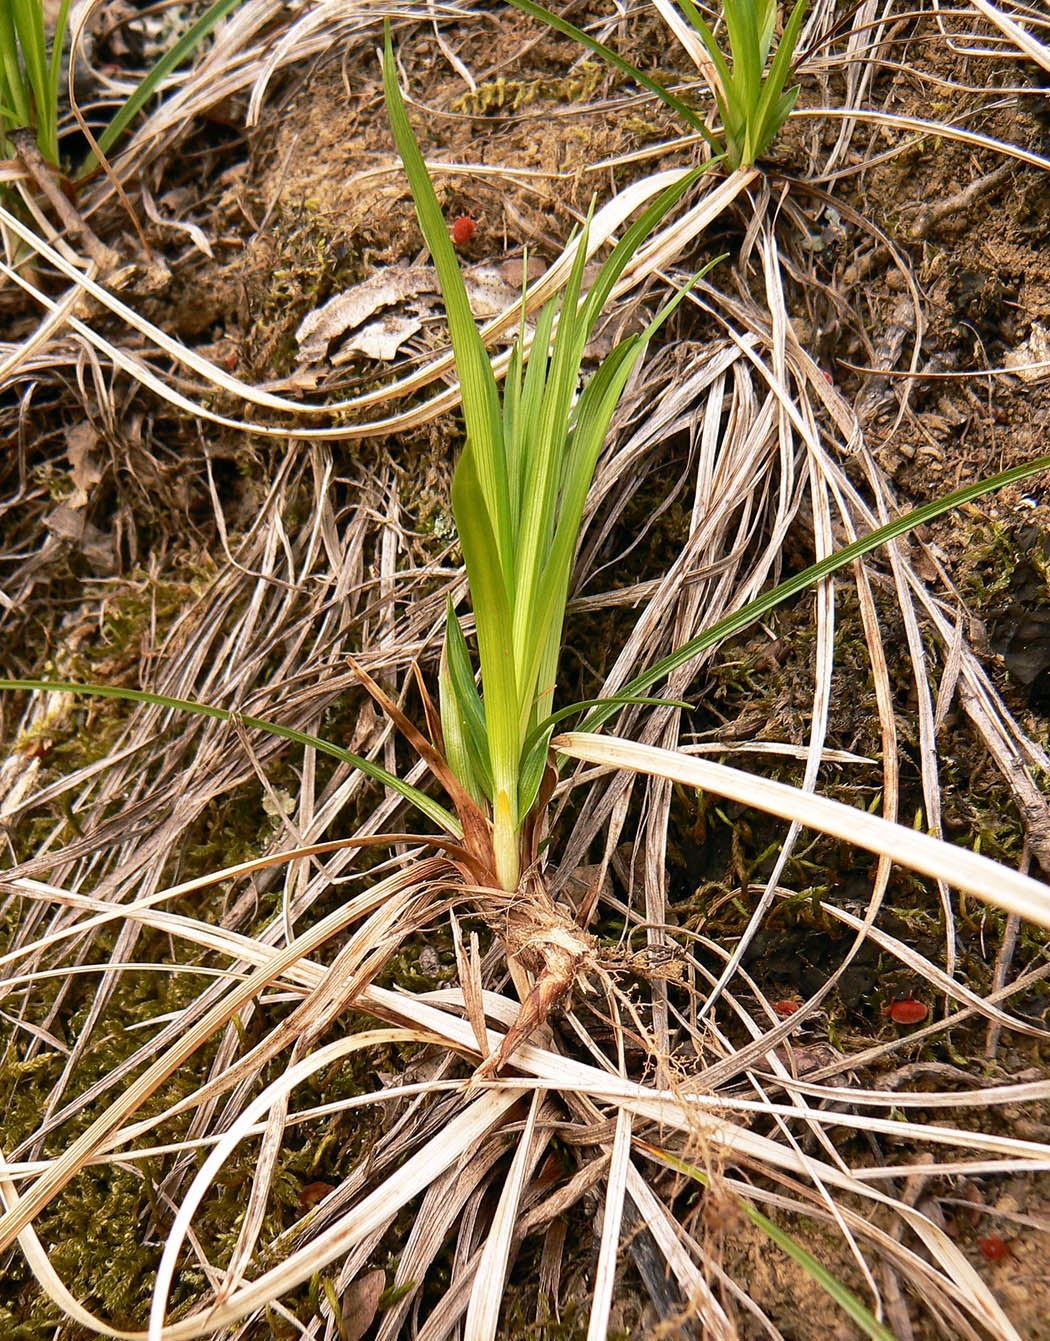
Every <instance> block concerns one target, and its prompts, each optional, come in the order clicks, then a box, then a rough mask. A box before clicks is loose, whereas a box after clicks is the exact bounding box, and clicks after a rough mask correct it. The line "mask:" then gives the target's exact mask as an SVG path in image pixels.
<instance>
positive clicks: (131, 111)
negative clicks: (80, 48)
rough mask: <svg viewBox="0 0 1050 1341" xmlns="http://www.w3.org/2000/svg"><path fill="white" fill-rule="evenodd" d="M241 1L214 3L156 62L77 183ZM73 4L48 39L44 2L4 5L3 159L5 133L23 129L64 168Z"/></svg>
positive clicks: (7, 1)
mask: <svg viewBox="0 0 1050 1341" xmlns="http://www.w3.org/2000/svg"><path fill="white" fill-rule="evenodd" d="M241 3H242V0H214V3H213V4H211V5H209V7H208V8H207V9H206V10H205V12H204V13H203V14H202V15H201V16H200V18H198V19H197V21H196V22H195V23H194V24H193V25H192V26H191V27H190V28H189V29H188V30H187V31H186V32H185V33H184V34H183V36H182V37H181V38H180V39H179V40H178V41H177V42H176V43H174V44H173V45H172V47H171V48H170V50H168V51H166V52H165V53H164V55H163V56H162V57H161V58H160V59H159V60H158V61H157V63H156V65H154V67H153V68H152V69H151V70H150V71H149V73H148V74H147V75H146V77H145V78H144V79H143V80H142V82H141V83H140V84H139V85H138V87H137V88H136V89H135V90H134V92H132V93H131V94H129V96H128V97H127V98H126V99H125V100H124V102H123V103H122V104H121V106H120V107H119V108H118V109H117V111H116V113H115V114H114V116H113V118H112V120H111V121H110V123H109V125H108V126H107V127H106V129H105V130H104V131H103V132H102V134H101V135H100V136H99V138H98V143H97V153H96V152H95V150H94V149H93V150H92V152H91V153H90V154H89V155H88V157H87V158H86V159H85V160H84V162H83V163H81V164H80V166H79V168H78V169H77V171H76V173H75V174H74V175H75V177H78V178H82V177H86V176H89V175H90V174H91V173H92V172H94V171H95V170H96V169H97V168H98V165H99V161H98V154H104V153H106V152H107V150H109V149H110V148H111V147H112V145H113V144H114V143H115V141H116V140H117V139H118V137H119V136H120V135H121V134H122V133H123V131H124V130H125V129H126V128H127V126H128V124H129V123H130V122H131V120H132V119H133V117H134V116H135V115H136V113H138V112H139V111H140V110H141V109H142V107H143V106H144V105H145V103H146V102H147V101H148V99H149V98H150V97H151V96H152V94H153V93H154V92H156V90H157V88H158V87H159V85H160V83H161V81H162V80H163V79H164V78H165V77H166V76H167V75H168V74H170V73H171V71H172V70H174V69H175V68H176V67H177V66H179V65H180V64H181V63H182V62H183V61H184V60H185V59H186V58H187V56H189V55H190V54H191V53H192V52H193V51H194V50H195V48H196V47H198V46H199V45H200V43H201V42H202V41H203V40H204V39H205V38H206V37H207V36H208V34H209V33H210V32H211V31H212V29H213V28H215V26H216V25H217V24H218V23H219V22H221V20H222V19H224V18H225V17H226V15H227V14H229V13H230V12H231V11H232V10H234V9H236V8H237V6H238V5H240V4H241ZM69 8H70V0H62V3H61V5H60V6H59V10H58V14H57V16H56V20H55V30H54V33H53V35H52V36H51V39H50V47H51V51H50V55H49V54H48V45H49V41H48V34H47V31H46V29H45V27H44V8H43V4H42V0H3V3H0V154H2V155H3V157H5V158H10V157H12V153H13V151H12V148H11V145H10V144H9V143H8V140H7V133H8V132H9V131H13V130H19V129H22V128H25V127H29V128H32V129H33V131H34V132H35V134H36V141H37V147H38V148H39V150H40V153H41V154H42V155H43V157H44V159H45V161H46V162H47V163H48V164H49V166H50V167H52V168H54V169H55V170H56V171H57V170H60V169H61V167H62V161H61V150H60V147H59V139H58V123H59V110H58V109H59V80H60V76H61V69H62V51H63V48H64V46H65V42H66V31H67V26H68V19H69Z"/></svg>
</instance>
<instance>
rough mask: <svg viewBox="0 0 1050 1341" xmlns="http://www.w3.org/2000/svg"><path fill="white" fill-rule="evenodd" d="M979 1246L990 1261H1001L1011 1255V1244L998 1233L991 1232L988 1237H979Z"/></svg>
mask: <svg viewBox="0 0 1050 1341" xmlns="http://www.w3.org/2000/svg"><path fill="white" fill-rule="evenodd" d="M977 1246H978V1248H980V1250H981V1252H982V1253H983V1254H984V1256H985V1257H987V1259H988V1261H989V1262H1001V1261H1002V1260H1003V1259H1004V1258H1006V1257H1009V1256H1010V1245H1009V1244H1008V1243H1005V1242H1004V1241H1003V1240H1002V1239H1001V1238H1000V1237H999V1235H998V1234H989V1235H988V1237H987V1238H986V1239H978V1240H977Z"/></svg>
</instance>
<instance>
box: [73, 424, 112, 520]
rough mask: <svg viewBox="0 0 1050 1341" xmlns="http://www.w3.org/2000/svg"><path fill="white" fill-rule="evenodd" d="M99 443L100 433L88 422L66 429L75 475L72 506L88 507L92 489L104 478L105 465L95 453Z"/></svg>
mask: <svg viewBox="0 0 1050 1341" xmlns="http://www.w3.org/2000/svg"><path fill="white" fill-rule="evenodd" d="M97 444H98V434H97V433H96V432H95V430H94V429H93V428H92V427H91V425H90V424H88V423H80V424H73V425H72V427H70V428H67V429H66V456H67V457H68V459H69V473H70V475H72V477H73V493H72V495H71V496H70V498H69V506H70V507H72V508H82V507H86V506H87V501H88V497H89V496H90V494H91V490H92V489H93V488H94V487H95V485H96V484H98V482H99V480H100V479H101V478H102V475H103V467H102V466H101V465H100V464H99V462H98V460H97V459H96V457H95V455H94V451H95V447H96V446H97Z"/></svg>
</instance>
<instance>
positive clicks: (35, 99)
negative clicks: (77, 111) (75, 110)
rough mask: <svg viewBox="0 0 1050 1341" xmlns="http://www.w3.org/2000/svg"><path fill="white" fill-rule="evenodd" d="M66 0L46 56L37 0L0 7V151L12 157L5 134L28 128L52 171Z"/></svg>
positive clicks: (20, 0) (56, 161)
mask: <svg viewBox="0 0 1050 1341" xmlns="http://www.w3.org/2000/svg"><path fill="white" fill-rule="evenodd" d="M68 17H69V0H62V4H61V6H60V8H59V11H58V16H57V19H56V22H55V33H54V39H53V41H52V44H51V55H50V57H48V52H47V45H48V43H47V34H46V32H45V31H44V8H43V5H42V3H41V0H8V3H6V4H3V5H0V153H2V154H3V156H4V157H5V158H10V157H11V156H12V150H11V146H10V145H9V144H8V142H7V132H8V131H10V130H16V129H18V128H19V127H21V126H33V127H34V128H35V130H36V137H37V146H38V148H39V149H40V152H41V154H43V156H44V158H45V159H46V160H47V162H48V163H49V164H50V165H51V166H52V167H53V168H57V167H58V165H59V152H58V81H59V75H60V72H61V66H62V47H63V45H64V44H65V37H66V22H67V20H68Z"/></svg>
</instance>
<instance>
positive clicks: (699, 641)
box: [581, 455, 1050, 731]
mask: <svg viewBox="0 0 1050 1341" xmlns="http://www.w3.org/2000/svg"><path fill="white" fill-rule="evenodd" d="M1044 470H1050V455H1048V456H1040V457H1037V458H1036V459H1035V460H1034V461H1027V462H1025V463H1024V464H1023V465H1019V466H1012V467H1011V468H1010V469H1009V470H1004V471H1001V472H1000V473H999V474H998V475H993V476H991V477H990V478H988V479H986V480H978V481H977V482H976V483H974V484H968V485H966V486H965V487H964V488H962V489H956V490H955V491H954V492H953V493H950V494H946V495H945V496H944V497H943V498H935V499H933V500H932V502H929V503H924V504H923V505H922V506H921V507H917V508H913V509H912V510H911V511H910V512H905V513H904V514H903V515H902V516H900V517H897V518H895V519H894V520H893V521H891V522H887V523H886V525H885V526H880V527H878V528H877V529H876V530H874V531H871V532H870V533H869V534H868V535H866V536H862V537H861V538H860V539H859V540H854V541H853V542H852V544H849V545H844V546H843V547H842V549H839V550H836V551H835V553H834V554H829V555H828V557H827V558H826V559H821V560H820V561H819V562H818V563H814V564H810V566H809V567H808V568H804V569H803V570H802V572H800V573H796V574H795V575H794V577H789V578H788V579H787V580H786V581H785V582H781V583H780V584H779V586H776V587H774V588H773V589H772V590H771V591H767V592H764V593H763V594H762V595H761V596H756V597H755V599H754V600H753V601H749V602H748V603H747V605H745V606H742V607H741V608H740V609H739V610H737V611H735V612H734V613H733V614H731V615H726V617H725V618H724V619H720V620H719V621H718V622H717V623H716V624H712V625H711V627H710V628H709V629H705V630H704V631H703V633H699V634H697V636H696V637H695V638H691V639H690V640H689V642H687V643H683V644H682V646H681V647H680V648H678V650H677V651H676V652H672V653H671V654H670V655H669V656H666V657H664V658H663V659H662V660H661V661H658V662H657V663H656V664H655V665H654V666H652V667H650V669H649V670H647V671H644V672H643V673H642V674H641V675H638V676H636V677H635V678H634V679H633V680H631V682H630V683H629V684H627V685H625V686H624V688H623V690H622V692H623V693H627V694H644V693H645V692H646V691H647V690H649V689H651V688H652V687H653V685H655V684H658V683H659V681H660V680H662V679H664V678H665V677H666V676H668V675H670V674H671V672H672V671H676V670H677V669H678V668H679V666H684V665H685V664H686V662H687V661H691V660H692V658H693V657H695V656H697V655H698V654H699V653H701V652H705V651H707V650H708V649H709V648H711V647H715V646H717V644H718V643H720V642H723V641H724V640H725V639H726V638H731V637H732V636H733V635H734V634H736V633H739V632H740V631H741V629H745V628H747V626H748V625H749V624H752V623H754V621H755V620H756V619H761V617H762V616H763V615H765V614H768V613H769V611H770V610H774V609H776V607H777V606H778V605H781V604H782V603H783V602H784V601H787V600H790V599H791V597H792V596H797V595H798V594H799V592H802V591H805V590H806V588H807V587H811V586H815V585H816V583H818V582H820V581H822V580H823V579H824V578H826V577H830V576H831V574H832V573H835V572H838V570H839V569H840V568H844V567H845V566H846V565H847V564H850V563H854V562H855V561H856V560H857V559H861V558H863V557H864V555H865V554H870V553H871V552H872V550H876V549H878V548H879V546H880V545H885V544H887V543H888V542H889V541H891V540H896V539H898V537H900V536H902V535H905V534H906V533H907V532H908V531H912V530H914V529H915V528H916V527H917V526H922V525H923V524H924V523H925V522H929V521H933V520H934V519H935V518H937V517H942V516H944V514H945V513H946V512H951V511H952V510H953V509H954V508H961V507H964V506H965V505H966V504H967V503H972V502H974V501H975V500H976V499H978V498H983V497H984V496H985V494H990V493H993V492H994V491H995V490H996V489H1002V488H1003V487H1005V486H1006V485H1009V484H1017V483H1019V482H1020V481H1022V480H1027V479H1030V478H1031V477H1032V476H1033V475H1038V474H1040V473H1041V472H1042V471H1044ZM615 712H616V708H615V707H613V706H612V705H611V703H610V704H609V705H603V706H602V707H600V708H597V709H595V711H593V712H591V713H589V714H588V716H587V718H586V720H585V721H584V722H582V723H581V730H584V731H595V730H597V728H598V727H599V726H601V725H602V723H603V722H607V721H608V720H609V718H610V717H612V715H613V714H614V713H615Z"/></svg>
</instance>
